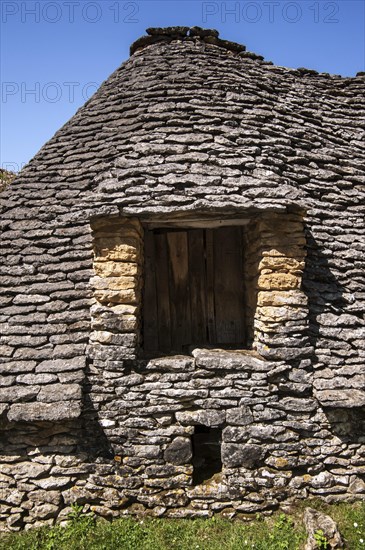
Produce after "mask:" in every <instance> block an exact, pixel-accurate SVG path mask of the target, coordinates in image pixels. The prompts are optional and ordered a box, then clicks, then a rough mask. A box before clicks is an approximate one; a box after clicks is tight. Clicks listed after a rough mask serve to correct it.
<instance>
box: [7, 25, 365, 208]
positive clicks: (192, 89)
mask: <svg viewBox="0 0 365 550" xmlns="http://www.w3.org/2000/svg"><path fill="white" fill-rule="evenodd" d="M148 33H149V35H148V36H147V37H142V38H141V39H140V40H137V42H136V43H135V44H134V45H133V46H132V51H134V52H135V53H134V54H133V55H132V56H131V58H130V59H129V60H128V61H127V62H126V63H124V64H123V65H122V66H121V67H120V68H119V69H117V70H116V71H115V72H114V73H113V74H112V75H111V76H110V77H109V78H108V80H107V81H106V82H105V83H104V84H103V85H102V86H101V87H100V89H99V90H98V91H97V93H96V94H95V95H94V96H93V97H92V98H91V99H90V100H89V101H88V102H87V103H86V104H85V105H84V106H83V107H82V108H81V109H80V110H79V111H78V112H77V113H76V114H75V116H74V117H72V119H71V120H70V121H69V122H68V123H66V124H65V125H64V126H63V127H62V128H61V129H60V130H59V131H58V132H57V133H56V134H55V136H54V137H53V138H52V139H51V140H50V141H49V142H48V143H47V144H46V145H45V146H44V147H43V148H42V149H41V150H40V152H39V153H38V154H37V155H36V156H35V157H34V158H33V160H32V161H31V162H30V163H29V164H28V165H27V166H26V167H25V169H24V170H23V171H22V173H21V175H20V176H19V177H18V180H17V183H16V184H15V185H13V186H12V196H13V197H17V199H16V200H17V201H18V206H20V205H21V204H28V203H27V202H26V201H27V197H28V196H29V197H30V196H34V195H35V193H36V191H35V189H37V188H38V190H39V191H41V192H42V193H43V194H44V192H45V189H52V190H53V191H52V195H50V196H54V197H55V196H57V193H58V192H62V195H61V197H63V196H64V193H65V189H64V186H66V188H70V195H69V196H68V199H69V200H70V204H69V205H68V209H67V210H68V211H69V210H70V209H71V210H74V209H77V210H78V209H79V208H80V205H81V204H82V207H83V208H85V207H87V205H90V204H92V205H93V206H94V207H95V205H96V204H98V203H100V204H104V205H105V202H107V203H113V204H115V205H117V206H118V207H123V208H127V207H129V206H133V208H135V207H136V206H138V207H140V208H141V209H146V208H149V209H151V208H152V207H155V206H156V207H157V206H158V207H160V208H161V207H166V208H168V207H170V206H174V205H176V204H179V206H180V207H181V208H184V209H186V208H190V207H194V208H196V207H198V206H199V205H201V206H202V207H205V205H209V207H213V206H214V205H215V206H219V202H220V200H221V198H222V197H224V203H225V205H226V206H227V205H228V204H229V205H231V206H232V207H233V208H234V207H237V206H238V207H240V206H242V205H243V204H245V205H248V204H249V203H250V201H254V200H257V198H258V195H259V194H261V195H262V197H263V196H264V195H265V196H266V199H267V200H269V201H270V203H271V201H273V200H274V201H275V200H276V199H278V200H279V201H280V204H281V205H282V204H283V201H284V202H285V203H288V202H290V201H292V202H295V203H298V204H301V205H302V206H303V207H304V208H308V207H309V205H310V204H313V201H314V202H316V201H317V199H318V198H320V199H321V201H322V203H328V207H330V208H335V209H337V208H340V209H341V208H342V206H341V205H340V206H336V200H335V198H338V195H341V197H342V198H341V204H348V206H349V207H351V206H356V205H357V204H360V202H361V196H360V195H359V193H362V190H361V188H359V184H360V183H361V182H362V180H361V176H362V174H363V172H362V170H363V163H362V158H363V156H362V155H363V141H362V137H363V121H364V94H363V91H364V82H365V79H364V76H358V77H354V78H342V77H340V76H336V75H329V74H317V73H316V72H315V71H309V70H306V69H296V70H295V69H287V68H283V67H276V66H274V65H272V63H270V62H266V61H264V60H263V59H262V58H261V57H259V56H256V55H253V54H251V53H249V52H246V51H245V49H244V47H243V46H238V45H235V44H233V43H230V42H227V41H224V40H220V39H219V38H218V37H217V35H218V33H217V32H216V31H209V30H208V31H203V30H199V28H195V27H194V28H192V29H190V30H189V29H188V28H187V27H172V28H168V29H149V30H148ZM343 180H345V182H348V183H345V184H344V183H343ZM30 182H33V183H32V184H31V183H30ZM338 182H342V183H338ZM202 186H203V187H202ZM354 187H355V188H358V190H357V191H356V192H354ZM258 189H260V193H258ZM61 190H62V191H61ZM76 194H77V196H78V200H77V201H76V200H75V197H76ZM43 196H44V195H43ZM263 200H264V199H263ZM80 201H81V202H80ZM49 202H50V203H51V202H52V200H49ZM60 202H61V201H59V203H60ZM28 206H29V205H28ZM59 206H60V205H59ZM48 214H49V210H48Z"/></svg>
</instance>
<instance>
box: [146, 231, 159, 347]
mask: <svg viewBox="0 0 365 550" xmlns="http://www.w3.org/2000/svg"><path fill="white" fill-rule="evenodd" d="M144 259H145V263H144V295H143V349H144V351H145V352H147V353H148V352H154V351H157V350H158V332H157V326H158V320H157V295H156V259H155V239H154V234H153V232H152V231H147V230H146V231H145V234H144Z"/></svg>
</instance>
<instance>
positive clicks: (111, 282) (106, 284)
mask: <svg viewBox="0 0 365 550" xmlns="http://www.w3.org/2000/svg"><path fill="white" fill-rule="evenodd" d="M90 283H91V285H92V286H93V287H94V288H95V289H96V290H127V289H129V288H137V287H138V285H139V280H138V279H137V278H136V277H107V278H103V277H92V278H91V279H90Z"/></svg>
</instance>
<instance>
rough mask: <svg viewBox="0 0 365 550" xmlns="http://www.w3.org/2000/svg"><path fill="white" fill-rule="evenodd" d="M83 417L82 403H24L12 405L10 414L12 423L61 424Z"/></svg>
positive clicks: (9, 417)
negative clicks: (63, 421)
mask: <svg viewBox="0 0 365 550" xmlns="http://www.w3.org/2000/svg"><path fill="white" fill-rule="evenodd" d="M80 415H81V403H79V402H75V401H65V402H57V403H22V404H16V405H12V406H11V407H10V410H9V412H8V420H9V421H10V422H59V421H61V420H73V419H75V418H79V416H80Z"/></svg>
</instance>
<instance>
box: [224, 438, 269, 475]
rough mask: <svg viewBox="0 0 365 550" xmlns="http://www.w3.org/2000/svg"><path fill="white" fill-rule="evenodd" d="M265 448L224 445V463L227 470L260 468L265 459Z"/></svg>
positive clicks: (233, 444) (232, 444)
mask: <svg viewBox="0 0 365 550" xmlns="http://www.w3.org/2000/svg"><path fill="white" fill-rule="evenodd" d="M265 454H266V452H265V448H264V447H263V446H260V445H244V444H241V445H240V444H235V443H224V444H223V445H222V462H223V464H224V465H225V466H226V467H227V468H235V467H237V466H238V467H243V468H249V469H252V468H258V467H260V466H261V465H262V461H263V459H264V457H265Z"/></svg>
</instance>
